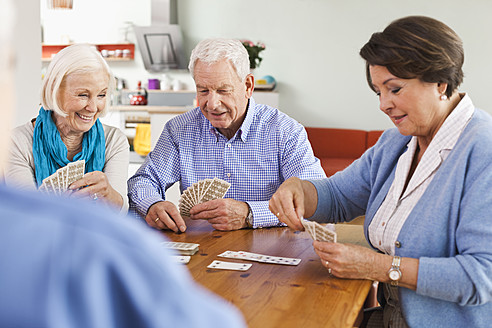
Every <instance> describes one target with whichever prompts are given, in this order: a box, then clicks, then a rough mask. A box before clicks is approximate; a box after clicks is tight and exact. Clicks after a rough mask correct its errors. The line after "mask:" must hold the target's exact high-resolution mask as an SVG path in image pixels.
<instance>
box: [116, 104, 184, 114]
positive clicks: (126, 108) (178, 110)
mask: <svg viewBox="0 0 492 328" xmlns="http://www.w3.org/2000/svg"><path fill="white" fill-rule="evenodd" d="M190 109H192V107H191V106H142V105H133V106H132V105H120V106H111V107H110V108H109V110H110V111H112V112H140V111H142V112H148V113H149V114H183V113H186V112H187V111H189V110H190Z"/></svg>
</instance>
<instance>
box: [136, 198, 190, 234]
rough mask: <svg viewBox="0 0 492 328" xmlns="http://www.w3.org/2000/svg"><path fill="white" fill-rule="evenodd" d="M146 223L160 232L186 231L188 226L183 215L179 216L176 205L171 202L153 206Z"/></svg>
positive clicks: (146, 217)
mask: <svg viewBox="0 0 492 328" xmlns="http://www.w3.org/2000/svg"><path fill="white" fill-rule="evenodd" d="M145 221H147V224H148V225H149V226H151V227H154V228H156V229H160V230H162V229H171V230H172V231H174V232H178V231H181V232H185V231H186V224H185V222H184V220H183V218H182V217H181V214H179V211H178V209H177V208H176V205H174V204H173V203H171V202H169V201H162V202H157V203H155V204H153V205H152V206H151V207H150V208H149V210H148V212H147V215H146V216H145ZM178 227H179V229H178Z"/></svg>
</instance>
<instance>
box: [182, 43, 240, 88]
mask: <svg viewBox="0 0 492 328" xmlns="http://www.w3.org/2000/svg"><path fill="white" fill-rule="evenodd" d="M223 59H227V60H229V61H230V62H231V64H232V66H233V67H234V69H235V70H236V73H237V76H238V77H239V79H240V80H241V81H245V80H246V76H247V75H248V74H249V73H250V70H249V65H250V64H249V55H248V51H247V50H246V48H245V47H244V46H243V44H242V43H241V41H239V40H235V39H206V40H203V41H201V42H200V43H198V45H197V46H196V47H195V49H193V51H192V52H191V57H190V64H189V65H188V69H189V70H190V73H191V76H192V77H193V78H195V72H194V69H195V64H196V61H197V60H200V61H203V62H205V63H209V64H211V63H216V62H218V61H220V60H223Z"/></svg>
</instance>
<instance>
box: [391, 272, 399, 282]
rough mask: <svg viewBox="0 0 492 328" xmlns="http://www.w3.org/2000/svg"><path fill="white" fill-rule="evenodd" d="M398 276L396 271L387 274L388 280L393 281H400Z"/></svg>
mask: <svg viewBox="0 0 492 328" xmlns="http://www.w3.org/2000/svg"><path fill="white" fill-rule="evenodd" d="M400 275H401V274H400V272H399V271H396V270H391V271H390V272H389V278H390V279H391V280H393V281H396V280H398V279H400Z"/></svg>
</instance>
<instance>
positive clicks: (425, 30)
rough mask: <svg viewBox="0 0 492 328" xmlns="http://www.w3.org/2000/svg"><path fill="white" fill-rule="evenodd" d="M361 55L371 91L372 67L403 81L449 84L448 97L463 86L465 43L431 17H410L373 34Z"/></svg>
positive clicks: (398, 20) (447, 27) (448, 28)
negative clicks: (386, 70)
mask: <svg viewBox="0 0 492 328" xmlns="http://www.w3.org/2000/svg"><path fill="white" fill-rule="evenodd" d="M359 54H360V55H361V57H362V58H364V59H365V60H366V78H367V82H368V83H369V87H370V88H371V89H373V85H372V81H371V75H370V72H369V66H375V65H377V66H384V67H386V68H387V69H388V71H389V72H390V73H391V74H393V75H394V76H396V77H399V78H401V79H414V78H417V79H420V80H421V81H423V82H429V83H447V84H448V87H447V89H446V95H447V96H448V97H451V94H452V93H453V92H454V91H455V90H456V89H457V88H458V86H459V85H460V84H461V82H463V70H462V66H463V62H464V57H465V54H464V51H463V42H462V41H461V39H460V37H459V36H458V35H457V34H456V33H455V32H454V31H453V30H452V29H451V28H450V27H449V26H447V25H446V24H444V23H442V22H440V21H438V20H435V19H433V18H430V17H425V16H408V17H404V18H400V19H397V20H395V21H393V22H392V23H391V24H390V25H388V27H386V28H385V29H384V31H383V32H377V33H374V34H373V35H372V36H371V39H370V40H369V41H368V42H367V43H366V44H365V45H364V47H362V49H361V50H360V53H359ZM373 90H374V89H373Z"/></svg>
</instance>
